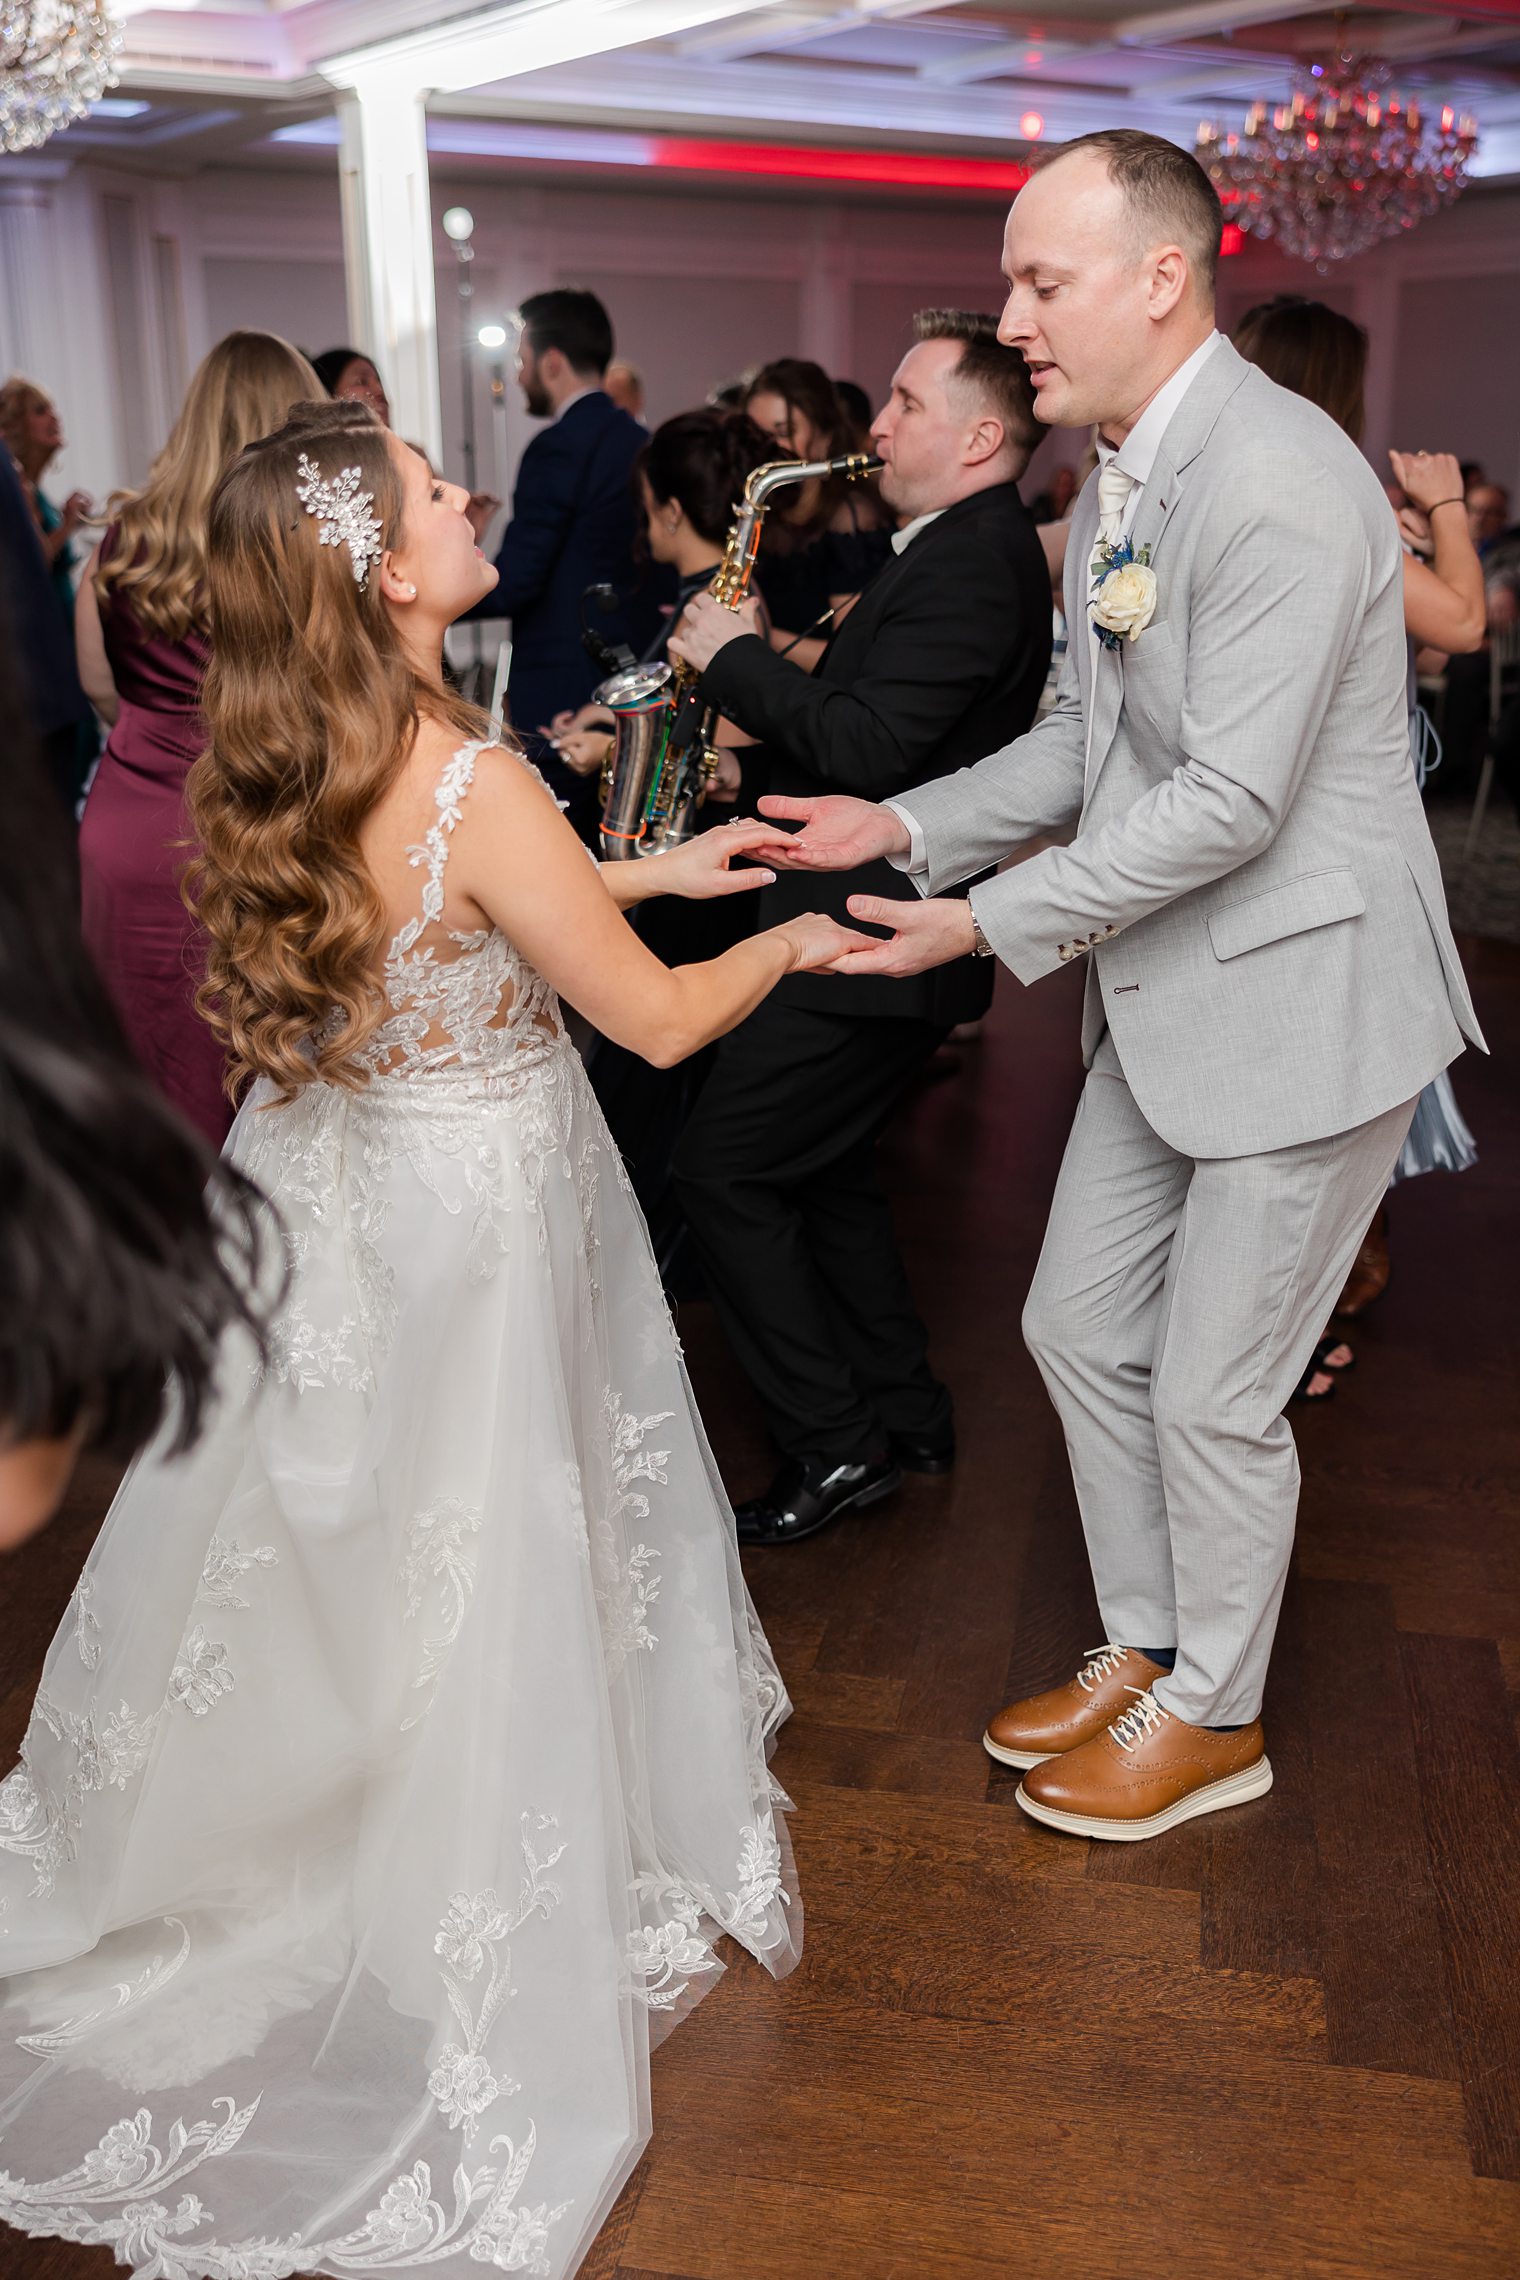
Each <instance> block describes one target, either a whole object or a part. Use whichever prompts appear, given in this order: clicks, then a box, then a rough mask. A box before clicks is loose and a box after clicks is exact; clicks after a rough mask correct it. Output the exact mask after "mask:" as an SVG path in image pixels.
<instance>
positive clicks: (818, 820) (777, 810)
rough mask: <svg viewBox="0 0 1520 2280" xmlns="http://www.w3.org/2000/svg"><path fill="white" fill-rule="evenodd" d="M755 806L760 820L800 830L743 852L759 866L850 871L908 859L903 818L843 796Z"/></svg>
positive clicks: (772, 798) (774, 800)
mask: <svg viewBox="0 0 1520 2280" xmlns="http://www.w3.org/2000/svg"><path fill="white" fill-rule="evenodd" d="M759 806H760V812H761V814H762V815H767V816H772V817H775V818H776V819H778V820H779V821H780V822H783V823H800V824H801V825H802V829H801V830H800V831H778V832H777V834H776V836H775V838H774V839H773V840H767V841H766V843H765V844H764V845H763V846H761V847H752V848H749V849H747V850H746V852H747V853H748V854H750V855H752V856H753V857H754V858H755V860H756V861H758V862H763V863H776V864H779V865H781V866H782V867H783V868H784V869H786V870H789V871H853V870H856V869H857V868H858V867H859V866H860V864H862V863H874V862H876V861H877V860H878V859H879V858H880V857H881V856H883V855H906V854H907V852H908V849H909V847H910V845H911V844H912V842H911V841H910V839H909V837H908V827H907V825H906V824H905V823H904V822H903V820H902V817H901V816H899V815H894V814H893V812H892V810H891V809H890V808H884V807H877V806H875V805H874V803H873V802H872V801H870V800H852V799H848V798H846V797H845V795H844V794H843V793H837V792H830V793H827V794H825V796H824V797H823V798H822V799H818V800H792V799H782V798H780V797H779V796H776V795H772V796H768V797H766V798H765V799H763V800H761V801H760V803H759ZM889 907H891V908H893V909H895V908H897V905H896V904H893V905H890V906H889Z"/></svg>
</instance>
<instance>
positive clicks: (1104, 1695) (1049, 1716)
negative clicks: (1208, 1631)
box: [982, 1646, 1161, 1767]
mask: <svg viewBox="0 0 1520 2280" xmlns="http://www.w3.org/2000/svg"><path fill="white" fill-rule="evenodd" d="M1160 1676H1161V1665H1160V1663H1153V1662H1152V1661H1151V1659H1150V1657H1149V1655H1142V1654H1140V1653H1138V1652H1137V1651H1136V1649H1135V1648H1134V1647H1115V1646H1107V1647H1094V1649H1093V1650H1092V1652H1091V1654H1090V1655H1089V1656H1088V1658H1087V1660H1086V1662H1085V1663H1083V1665H1082V1668H1081V1669H1080V1670H1079V1671H1078V1672H1077V1675H1076V1677H1075V1678H1074V1679H1071V1680H1070V1681H1069V1682H1068V1683H1067V1684H1066V1685H1065V1686H1053V1687H1052V1688H1051V1689H1050V1691H1049V1693H1047V1694H1031V1695H1029V1696H1027V1697H1026V1699H1025V1700H1024V1701H1022V1702H1011V1703H1010V1704H1009V1705H1008V1708H1007V1709H1006V1710H1000V1711H999V1712H998V1714H997V1716H996V1717H995V1718H994V1719H993V1720H992V1723H991V1724H990V1725H989V1726H988V1728H987V1731H986V1733H985V1734H983V1736H982V1747H983V1749H984V1750H985V1751H986V1752H987V1755H988V1756H989V1757H994V1758H996V1759H997V1761H998V1763H999V1765H1016V1766H1020V1767H1026V1766H1032V1765H1043V1764H1044V1763H1045V1760H1046V1759H1047V1758H1052V1757H1057V1756H1059V1755H1060V1753H1061V1752H1062V1751H1063V1750H1074V1749H1078V1748H1080V1746H1081V1744H1082V1743H1083V1742H1090V1741H1091V1740H1092V1739H1093V1737H1094V1735H1095V1734H1101V1733H1102V1732H1103V1730H1104V1728H1105V1727H1106V1726H1107V1725H1108V1723H1109V1721H1110V1719H1112V1718H1116V1717H1117V1716H1118V1715H1119V1712H1120V1711H1121V1710H1123V1709H1125V1708H1127V1706H1128V1704H1129V1700H1130V1697H1131V1695H1133V1694H1136V1693H1138V1692H1139V1691H1140V1690H1141V1689H1142V1688H1143V1687H1147V1686H1149V1685H1150V1684H1151V1681H1152V1680H1153V1679H1157V1678H1159V1677H1160Z"/></svg>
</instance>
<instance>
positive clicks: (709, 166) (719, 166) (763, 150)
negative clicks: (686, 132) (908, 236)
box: [651, 135, 1029, 195]
mask: <svg viewBox="0 0 1520 2280" xmlns="http://www.w3.org/2000/svg"><path fill="white" fill-rule="evenodd" d="M651 147H652V149H653V152H654V163H655V165H656V166H669V167H677V168H681V169H684V170H685V171H687V172H692V173H702V174H769V175H778V176H781V177H783V178H790V179H791V180H794V181H801V182H875V183H885V184H889V185H892V186H894V187H899V186H900V187H901V188H903V189H908V190H986V191H994V190H995V191H998V192H1000V193H1006V194H1008V195H1012V194H1013V193H1014V192H1016V191H1019V190H1022V189H1023V187H1024V184H1025V183H1026V182H1027V181H1028V180H1029V169H1028V167H1027V166H1020V165H1018V164H1016V163H1015V162H1013V161H1011V160H1003V159H996V158H948V157H940V156H938V155H931V154H929V153H926V152H919V151H911V150H821V149H818V148H816V147H815V148H803V147H802V146H801V145H797V144H792V143H743V142H692V141H687V140H685V139H683V138H682V137H679V136H671V135H656V136H653V137H651Z"/></svg>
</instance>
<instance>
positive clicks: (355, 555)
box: [296, 451, 385, 589]
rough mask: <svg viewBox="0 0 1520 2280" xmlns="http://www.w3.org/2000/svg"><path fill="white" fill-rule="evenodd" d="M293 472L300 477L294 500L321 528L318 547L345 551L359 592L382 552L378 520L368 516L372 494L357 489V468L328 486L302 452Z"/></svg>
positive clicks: (319, 472) (348, 469)
mask: <svg viewBox="0 0 1520 2280" xmlns="http://www.w3.org/2000/svg"><path fill="white" fill-rule="evenodd" d="M296 472H297V474H299V475H300V476H301V477H302V480H301V481H300V482H299V483H298V484H297V485H296V497H297V498H298V499H299V500H300V502H301V504H302V506H303V507H304V508H305V509H306V512H307V513H308V514H309V515H315V516H316V518H317V520H318V522H319V523H320V525H321V528H320V530H319V531H318V533H317V539H318V542H319V544H321V545H322V546H346V547H347V548H348V554H349V560H350V561H351V562H352V564H353V570H354V584H355V585H356V586H358V587H360V588H361V589H362V588H363V585H364V581H365V579H366V578H367V577H368V576H369V566H370V564H371V563H372V562H378V561H379V559H380V557H381V555H382V554H383V553H384V552H385V542H384V539H383V537H382V535H381V529H380V518H379V516H378V515H373V514H371V513H370V508H371V507H372V506H373V505H374V502H375V494H374V492H373V491H361V490H360V489H359V469H358V468H357V467H345V468H344V469H343V471H342V473H341V474H340V475H336V476H334V478H333V480H332V481H331V482H330V483H329V482H328V480H327V478H326V477H325V476H324V474H323V473H322V470H321V468H320V467H317V466H314V465H313V463H312V461H311V460H310V459H308V458H307V456H306V454H305V452H304V451H303V452H302V454H301V456H300V458H299V459H298V460H297V461H296Z"/></svg>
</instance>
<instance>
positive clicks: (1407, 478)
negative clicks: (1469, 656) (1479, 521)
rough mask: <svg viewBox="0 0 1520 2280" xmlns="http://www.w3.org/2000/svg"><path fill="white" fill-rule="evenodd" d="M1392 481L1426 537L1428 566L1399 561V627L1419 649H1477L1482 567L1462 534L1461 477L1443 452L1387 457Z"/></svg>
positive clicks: (1409, 558)
mask: <svg viewBox="0 0 1520 2280" xmlns="http://www.w3.org/2000/svg"><path fill="white" fill-rule="evenodd" d="M1388 457H1389V459H1390V461H1391V462H1392V466H1393V473H1394V479H1395V481H1396V482H1397V483H1398V484H1399V485H1400V487H1401V488H1402V490H1403V492H1404V495H1405V497H1406V498H1407V499H1408V500H1409V504H1410V506H1411V507H1412V508H1413V509H1414V510H1415V512H1416V514H1417V515H1418V516H1419V517H1420V519H1421V521H1422V522H1423V524H1424V526H1425V528H1426V530H1427V531H1428V532H1429V539H1430V548H1431V555H1430V560H1429V561H1428V562H1422V561H1420V559H1419V557H1418V556H1417V555H1413V554H1406V555H1405V556H1404V625H1405V629H1406V630H1407V632H1408V634H1409V636H1410V639H1411V640H1412V641H1413V642H1415V643H1416V645H1417V646H1418V647H1419V648H1421V649H1444V650H1445V651H1447V653H1448V654H1449V655H1458V656H1460V655H1462V654H1464V653H1465V652H1467V651H1469V650H1473V649H1481V647H1482V646H1483V634H1484V629H1485V622H1486V612H1485V607H1484V592H1483V565H1482V563H1481V562H1480V561H1479V559H1478V550H1477V548H1476V547H1475V546H1474V545H1473V542H1472V533H1471V531H1470V530H1469V529H1468V523H1467V504H1466V501H1465V500H1464V498H1463V496H1462V471H1461V468H1460V467H1459V466H1458V464H1457V461H1456V460H1455V459H1454V458H1453V456H1452V454H1451V453H1450V452H1448V451H1390V452H1389V454H1388Z"/></svg>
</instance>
